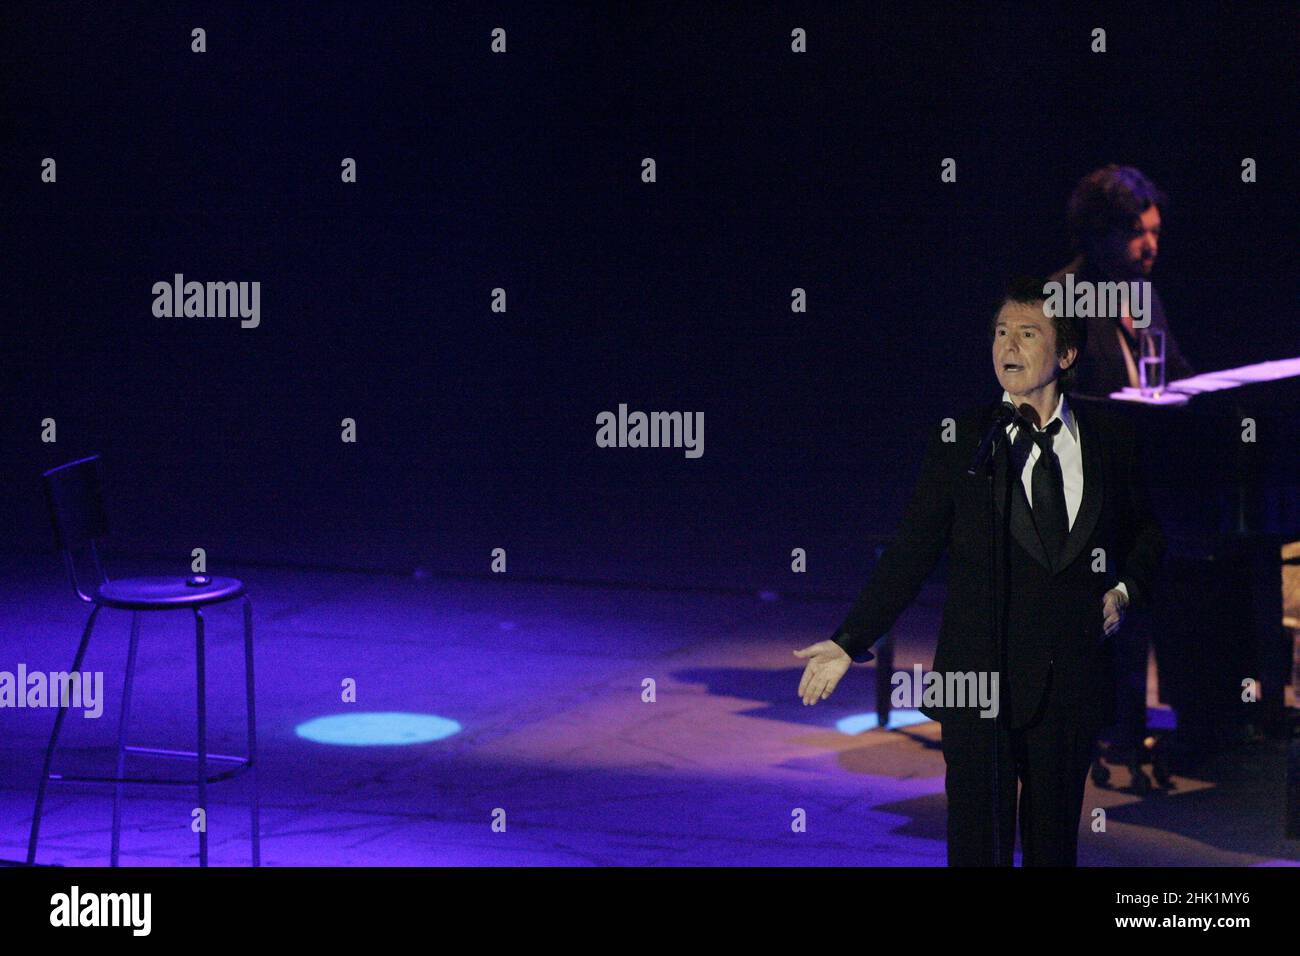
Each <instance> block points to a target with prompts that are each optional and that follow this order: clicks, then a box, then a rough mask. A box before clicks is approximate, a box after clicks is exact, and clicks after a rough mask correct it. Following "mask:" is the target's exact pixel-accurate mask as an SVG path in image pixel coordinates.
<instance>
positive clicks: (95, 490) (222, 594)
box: [27, 455, 261, 866]
mask: <svg viewBox="0 0 1300 956" xmlns="http://www.w3.org/2000/svg"><path fill="white" fill-rule="evenodd" d="M43 477H44V484H45V500H46V503H47V504H48V505H49V510H50V520H51V522H52V523H53V525H54V536H55V540H56V542H57V544H58V547H59V548H60V550H62V552H63V559H64V564H65V565H66V567H67V570H68V577H69V578H70V579H71V581H72V589H73V590H74V591H75V592H76V594H77V597H78V598H79V599H80V600H82V601H84V602H86V603H87V604H90V605H91V606H92V607H91V611H90V617H89V619H87V621H86V626H85V629H84V630H83V631H82V634H81V644H80V645H79V646H78V647H77V656H76V658H75V659H74V660H73V662H72V669H71V671H70V673H78V672H80V670H81V664H82V660H83V659H84V658H85V656H86V648H87V647H88V646H89V644H90V633H91V631H92V630H93V628H94V626H95V618H96V617H97V616H98V615H99V612H100V609H101V608H105V607H109V608H117V609H119V610H124V611H130V612H131V639H130V644H129V645H128V647H127V655H126V679H125V682H124V684H123V688H122V713H121V716H120V718H119V721H118V731H117V772H116V774H115V775H114V776H111V777H91V776H70V775H67V774H56V773H51V772H50V767H51V765H52V763H53V760H54V752H55V750H56V748H57V746H58V741H59V732H60V731H61V730H62V729H63V719H64V717H65V715H66V714H67V709H68V708H67V702H66V698H65V699H64V700H63V702H62V703H61V705H60V707H59V711H58V714H57V715H56V716H55V718H54V730H53V731H52V732H51V733H50V742H49V745H48V746H47V747H46V748H45V764H44V768H43V769H42V771H41V779H40V784H39V786H38V788H37V791H36V808H35V810H34V811H33V813H32V832H31V837H30V839H29V841H28V843H27V863H28V865H34V864H35V863H36V843H37V839H38V837H39V835H40V829H41V811H42V809H43V806H44V803H45V788H46V786H47V785H48V784H49V783H50V782H51V781H57V782H79V783H111V784H113V785H114V789H113V837H112V852H111V863H112V865H113V866H117V865H118V858H119V851H120V846H121V830H122V790H123V785H124V784H128V783H143V784H159V785H164V786H193V785H195V784H196V783H197V785H198V791H199V807H200V808H201V809H202V810H203V827H202V828H201V829H200V831H199V866H207V865H208V832H207V805H208V784H210V783H217V782H218V781H221V780H229V779H231V778H232V777H235V776H238V775H239V774H241V773H243V772H244V771H247V772H248V774H249V786H250V790H251V796H250V799H249V810H250V813H251V824H252V844H253V846H252V850H253V866H259V865H260V864H261V845H260V832H259V826H258V794H257V769H256V766H255V760H256V754H257V718H256V712H255V709H254V701H253V605H252V602H251V601H250V600H249V597H248V595H247V594H246V593H245V589H244V584H243V582H241V581H239V580H237V579H235V578H220V577H209V576H208V575H193V576H191V577H189V578H182V577H146V578H125V579H122V580H117V581H110V580H109V578H108V576H107V575H106V574H105V573H104V568H103V566H102V565H101V563H100V559H99V549H98V546H97V542H98V541H100V540H102V539H103V538H105V537H106V536H107V534H108V519H107V515H106V514H105V511H104V499H103V492H102V483H101V475H100V458H99V456H98V455H92V456H91V457H89V458H83V459H81V460H80V461H73V462H69V463H68V464H66V465H60V466H59V467H58V468H52V469H50V470H49V471H47V472H45V474H44V476H43ZM83 548H84V549H86V550H89V552H90V555H91V558H92V560H93V562H94V566H95V573H96V575H97V576H98V579H99V583H98V584H95V585H94V587H93V589H92V591H91V593H89V594H87V593H85V592H84V591H82V589H81V583H80V581H79V580H78V577H77V568H76V560H75V557H74V551H80V550H81V549H83ZM237 598H242V599H243V604H244V681H245V689H246V693H247V708H248V755H247V756H246V757H240V756H230V755H226V754H213V753H208V746H207V745H208V711H207V682H206V674H205V664H206V661H205V654H204V643H203V640H204V621H203V608H204V607H206V606H208V605H210V604H218V603H221V602H224V601H233V600H235V599H237ZM173 610H190V611H192V612H193V613H194V637H195V677H196V685H197V692H198V708H197V711H198V749H197V750H195V751H187V750H164V749H160V748H157V747H131V746H127V743H126V729H127V723H128V721H129V720H130V713H131V686H132V683H133V681H134V679H135V659H136V649H137V647H138V645H139V639H140V613H141V612H142V611H173ZM128 753H133V754H140V755H144V756H148V757H161V758H181V759H190V760H196V761H197V762H198V768H197V773H196V775H195V776H194V777H189V778H180V779H177V778H156V777H127V776H125V773H126V755H127V754H128ZM209 763H212V764H227V765H228V766H227V768H226V769H224V770H221V771H219V772H216V773H214V774H212V775H209V774H208V765H209Z"/></svg>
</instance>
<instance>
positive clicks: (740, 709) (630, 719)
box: [0, 555, 1300, 866]
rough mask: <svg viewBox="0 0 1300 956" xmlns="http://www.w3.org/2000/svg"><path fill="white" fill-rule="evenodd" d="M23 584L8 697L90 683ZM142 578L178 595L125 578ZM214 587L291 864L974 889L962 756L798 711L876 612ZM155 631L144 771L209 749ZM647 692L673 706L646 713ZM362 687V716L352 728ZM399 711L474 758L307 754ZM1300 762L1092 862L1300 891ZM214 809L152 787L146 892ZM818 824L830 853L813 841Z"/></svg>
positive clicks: (725, 599)
mask: <svg viewBox="0 0 1300 956" xmlns="http://www.w3.org/2000/svg"><path fill="white" fill-rule="evenodd" d="M2 566H3V572H4V573H3V577H2V579H0V580H2V581H3V583H2V584H0V607H2V608H3V611H2V614H0V620H2V621H3V632H2V634H0V671H10V672H13V671H16V669H17V667H18V666H19V665H20V664H22V665H24V666H25V667H26V669H27V671H28V672H33V671H38V670H40V671H62V670H66V669H67V668H68V666H69V665H70V664H71V661H72V655H73V652H74V651H75V649H76V643H77V640H78V637H79V635H80V631H81V627H82V625H83V624H84V621H85V618H86V613H87V608H86V607H85V606H84V605H81V604H80V603H79V602H77V601H76V600H75V599H74V598H73V596H72V594H71V591H70V589H69V587H68V585H67V582H66V579H65V578H64V577H63V576H62V574H61V570H60V567H59V565H58V563H57V559H56V558H55V557H54V556H53V555H51V556H49V557H48V558H47V559H17V558H9V559H5V560H4V561H3V565H2ZM112 571H113V572H116V573H115V574H114V576H115V577H126V576H131V575H135V574H164V573H169V572H172V573H174V572H175V571H176V568H175V567H174V566H173V567H171V568H167V567H164V566H162V565H161V564H159V563H157V562H141V561H135V562H125V561H117V562H114V565H113V568H112ZM182 571H183V568H182ZM213 571H214V573H218V574H231V575H234V576H237V577H241V578H243V579H244V580H245V581H246V582H247V583H248V585H249V588H250V593H251V595H252V597H253V602H254V611H255V637H256V644H257V655H256V661H257V682H258V694H257V706H258V733H259V747H260V752H261V753H260V756H261V760H260V764H261V769H260V787H261V797H262V859H263V863H264V864H265V865H271V866H277V865H329V866H347V865H358V864H370V865H398V866H428V865H433V866H437V865H515V866H517V865H557V864H558V865H593V864H594V865H742V866H744V865H798V866H812V865H836V866H839V865H855V866H942V865H943V864H944V860H945V851H944V818H945V799H944V793H943V757H942V754H941V752H940V750H939V729H940V728H939V727H938V726H937V725H935V724H933V723H931V722H928V721H925V720H924V719H923V718H921V719H920V721H919V722H915V723H910V724H907V725H905V726H899V727H897V729H890V730H869V731H866V732H859V733H852V732H846V731H850V730H852V728H854V727H855V726H857V724H855V722H854V718H855V717H857V718H859V719H866V717H867V715H870V714H871V713H872V712H873V710H874V706H873V693H872V685H873V676H874V671H873V670H872V669H871V668H870V667H856V668H854V669H853V671H851V672H850V675H849V676H848V677H847V678H846V679H845V682H844V684H843V685H842V686H841V687H840V689H839V690H838V691H837V693H836V694H835V696H834V697H833V698H832V699H831V700H830V701H829V702H825V703H822V704H819V705H818V706H816V707H811V708H807V707H804V706H803V705H802V704H801V703H800V701H799V700H798V699H797V698H796V696H795V690H796V688H797V685H798V680H799V673H800V671H801V669H802V668H801V665H800V663H799V662H798V661H796V660H795V659H794V658H793V657H792V655H791V650H792V649H794V648H796V647H800V646H803V645H805V644H808V643H811V642H813V641H816V640H820V639H822V638H824V637H826V636H827V635H828V634H829V633H830V632H831V631H832V630H833V628H834V626H835V625H836V624H837V623H838V621H839V620H840V618H841V617H842V616H843V614H844V613H845V612H846V611H847V609H848V603H849V602H848V601H847V600H845V601H825V600H805V599H793V598H789V597H782V596H781V595H779V594H768V595H759V594H756V593H755V594H749V593H706V592H689V591H668V590H651V589H637V588H633V587H627V586H620V587H608V588H602V587H577V586H569V585H558V584H547V583H527V582H522V581H518V580H517V579H512V578H511V577H510V576H509V575H502V576H501V577H500V579H498V580H476V581H466V580H448V579H440V578H428V577H425V578H422V579H416V578H400V577H396V576H381V575H365V574H357V573H346V572H337V573H335V572H320V571H301V570H288V569H274V568H264V567H230V568H214V569H213ZM938 598H939V595H938V594H937V593H935V592H932V591H927V592H926V593H925V594H924V595H923V597H922V599H921V600H920V601H918V603H917V605H916V606H914V607H913V608H912V609H911V610H909V611H908V612H907V614H906V615H905V616H904V618H903V619H902V620H901V621H900V623H899V627H898V629H897V632H896V635H897V652H896V660H895V665H896V666H897V667H899V668H904V667H910V666H911V665H912V663H913V662H919V663H922V664H924V665H927V666H928V664H929V660H930V653H931V649H932V645H933V640H934V634H935V632H936V629H937V625H938V618H939V608H938ZM207 620H208V628H207V632H208V660H209V664H208V670H209V674H208V688H209V690H208V693H209V709H210V724H211V729H210V731H209V733H210V749H212V750H214V751H218V752H222V753H238V752H239V750H240V747H241V743H242V740H243V737H242V734H243V730H242V727H243V723H242V722H243V689H242V678H243V671H242V666H243V665H242V645H241V631H240V627H241V616H240V612H239V608H238V604H237V603H236V604H232V605H225V606H218V607H215V608H212V609H211V610H210V611H209V612H208V613H207ZM129 622H130V615H129V612H124V611H114V610H105V611H103V612H101V614H100V618H99V622H98V623H97V625H96V629H95V636H94V639H93V641H92V644H91V650H90V654H89V655H88V657H87V660H86V662H85V665H84V667H83V669H84V670H87V671H102V672H103V673H104V698H105V700H104V710H103V715H102V716H101V717H100V718H98V719H87V718H84V717H82V716H81V715H80V713H79V712H77V711H73V712H71V713H70V715H69V718H68V720H67V722H66V725H65V726H66V731H65V737H64V746H63V749H62V751H61V755H62V756H61V760H60V761H59V763H58V764H57V765H56V771H57V770H60V769H62V770H63V771H65V772H69V773H71V772H77V771H82V772H86V771H89V770H100V771H103V772H110V771H111V769H112V760H113V752H112V747H113V742H114V740H115V737H116V732H117V708H118V704H119V702H120V699H121V675H122V669H123V667H124V663H125V657H126V645H127V635H128V629H129ZM142 622H143V623H142V635H141V647H140V656H139V663H138V672H137V678H136V690H135V701H134V704H133V711H132V733H131V742H132V743H136V744H142V745H152V746H161V747H171V748H176V749H192V748H193V740H194V719H193V716H192V715H193V712H194V711H193V707H194V660H193V658H194V640H193V623H192V617H191V616H190V615H189V614H187V613H183V612H170V613H166V614H147V615H144V616H143V618H142ZM647 679H650V680H653V682H654V696H655V700H654V702H647V701H645V700H643V693H644V691H643V686H644V682H645V681H647ZM348 680H352V681H355V686H356V702H355V703H351V702H344V701H343V700H342V695H343V687H344V682H345V681H348ZM394 712H400V713H406V714H415V715H437V716H439V717H442V718H448V719H450V720H453V721H456V722H458V723H459V725H460V728H461V729H460V730H459V731H458V732H456V733H454V734H452V735H450V736H446V737H444V738H442V739H439V740H434V741H430V742H425V743H417V744H408V745H403V746H393V745H370V746H364V745H360V743H359V742H357V741H356V740H355V739H353V742H352V743H350V744H347V745H340V744H327V743H321V742H316V741H312V740H308V739H305V738H304V737H302V736H300V735H299V734H298V732H297V729H298V728H299V727H300V726H301V725H303V724H304V723H305V722H307V721H310V720H312V719H313V718H319V717H325V716H330V715H356V714H361V713H394ZM53 717H54V711H53V710H40V709H0V858H5V859H8V860H21V859H23V858H24V857H25V855H26V844H27V831H28V827H29V825H30V819H31V812H32V800H33V796H34V793H35V785H36V778H37V776H38V774H39V771H40V759H41V754H42V752H43V748H44V744H45V739H46V737H47V735H48V733H49V729H50V727H51V726H52V722H53ZM919 717H920V715H917V714H911V713H909V712H903V713H901V714H897V713H896V715H895V718H896V719H899V718H902V721H903V722H906V721H907V720H908V719H909V718H910V719H913V720H915V719H917V718H919ZM841 722H844V723H843V724H842V723H841ZM379 723H380V724H383V723H384V721H380V722H379ZM841 726H843V727H845V728H846V730H841V729H839V727H841ZM344 729H345V732H350V733H353V734H356V733H360V732H364V731H366V730H369V729H373V725H367V724H366V723H365V722H364V721H361V722H357V723H356V725H355V726H353V727H352V728H351V729H350V730H349V729H348V728H344ZM1285 757H1286V755H1285V746H1284V744H1283V743H1281V742H1277V741H1269V742H1263V743H1257V744H1251V745H1243V746H1242V747H1239V748H1237V749H1236V750H1235V751H1233V752H1232V753H1230V754H1228V755H1225V756H1222V757H1220V758H1217V759H1216V760H1214V761H1213V762H1211V763H1210V764H1208V765H1207V766H1206V767H1205V769H1204V771H1203V773H1202V775H1201V776H1198V777H1197V778H1195V779H1191V778H1187V777H1176V778H1175V784H1176V788H1175V789H1174V790H1172V791H1170V792H1156V793H1153V794H1151V795H1149V796H1147V797H1145V798H1143V797H1139V796H1137V795H1135V794H1133V793H1128V792H1125V790H1123V789H1122V788H1123V787H1125V786H1126V785H1127V783H1128V779H1129V778H1128V773H1127V771H1126V770H1124V768H1122V767H1114V768H1112V774H1113V775H1112V785H1113V787H1115V788H1119V789H1098V788H1096V787H1095V786H1094V785H1093V784H1092V783H1091V782H1090V783H1089V785H1088V792H1087V795H1086V797H1085V804H1084V806H1085V819H1084V820H1083V821H1082V822H1081V825H1080V851H1079V855H1080V863H1081V864H1082V865H1087V866H1126V865H1154V866H1185V865H1216V866H1242V865H1270V864H1272V865H1300V842H1296V841H1291V842H1288V841H1286V840H1285V839H1284V838H1283V811H1284V800H1285ZM132 769H133V770H138V769H143V764H134V763H133V766H132ZM185 769H188V768H182V770H185ZM245 798H246V782H245V781H243V780H236V781H232V782H227V783H222V784H216V785H213V786H212V787H211V789H210V798H209V813H208V832H209V837H210V841H211V842H210V847H211V861H212V863H213V864H214V865H239V864H244V863H246V862H247V860H248V852H249V843H248V815H247V811H246V809H245V806H246V805H245V804H244V802H243V801H244V800H245ZM195 802H196V798H195V794H194V790H193V789H192V788H185V789H181V788H171V789H168V790H162V789H160V788H152V787H142V786H135V787H131V788H128V791H127V799H126V803H125V810H124V814H123V824H124V829H123V835H122V861H123V863H124V864H126V865H194V864H195V863H196V861H197V840H196V838H195V837H194V835H193V834H192V833H191V831H190V823H191V810H192V809H193V808H194V805H195ZM1094 807H1104V808H1105V809H1106V815H1107V819H1108V824H1107V831H1106V832H1105V833H1094V832H1092V831H1091V829H1090V828H1089V826H1088V819H1087V818H1088V812H1089V811H1090V810H1091V808H1094ZM502 811H504V821H505V828H504V831H503V832H497V830H494V828H493V821H494V819H497V820H500V819H501V818H502ZM797 811H803V813H804V814H806V831H805V832H792V828H791V822H792V819H794V815H795V814H796V813H797ZM110 821H111V791H110V789H109V788H107V787H104V786H92V785H74V784H63V785H60V784H52V785H51V788H50V796H49V799H48V801H47V812H46V815H45V820H44V824H43V827H42V842H41V849H40V854H39V861H40V862H43V863H62V864H67V865H73V866H76V865H104V864H106V863H107V862H108V854H109V827H110ZM497 829H498V830H499V829H500V828H499V827H498V828H497ZM1017 856H1018V854H1017Z"/></svg>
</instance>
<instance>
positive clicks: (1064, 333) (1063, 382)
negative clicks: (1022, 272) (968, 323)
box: [989, 276, 1088, 392]
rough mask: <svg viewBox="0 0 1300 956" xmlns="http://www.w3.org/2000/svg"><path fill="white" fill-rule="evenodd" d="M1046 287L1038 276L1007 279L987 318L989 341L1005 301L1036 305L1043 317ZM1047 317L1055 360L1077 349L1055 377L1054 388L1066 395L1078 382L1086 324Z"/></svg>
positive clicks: (1059, 317) (991, 338) (1065, 316)
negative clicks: (1051, 328) (1053, 332)
mask: <svg viewBox="0 0 1300 956" xmlns="http://www.w3.org/2000/svg"><path fill="white" fill-rule="evenodd" d="M1046 284H1047V282H1046V280H1045V279H1042V278H1040V277H1038V276H1017V277H1016V278H1015V279H1012V280H1011V282H1010V283H1009V284H1008V285H1007V288H1006V291H1005V292H1003V293H1002V297H1001V298H1000V299H998V303H997V308H995V309H994V310H993V317H992V318H991V319H989V341H990V342H992V341H993V336H995V335H996V334H997V328H998V314H999V313H1000V312H1001V311H1002V307H1003V306H1004V305H1006V304H1007V303H1008V302H1015V303H1017V304H1019V305H1034V304H1040V307H1042V308H1043V315H1045V316H1046V315H1047V309H1046V304H1047V294H1046V293H1045V292H1044V291H1043V287H1044V286H1045V285H1046ZM1058 311H1060V310H1058ZM1049 318H1051V320H1052V327H1053V329H1055V331H1056V354H1057V357H1060V356H1063V355H1065V353H1066V352H1067V351H1069V350H1070V349H1072V348H1073V349H1077V350H1078V351H1077V353H1076V354H1075V356H1074V361H1073V362H1071V363H1070V366H1069V368H1065V369H1062V370H1061V373H1060V375H1059V376H1058V377H1057V385H1059V386H1060V388H1061V390H1062V391H1064V392H1068V391H1070V390H1071V389H1072V388H1073V387H1074V385H1075V383H1076V382H1077V381H1078V377H1079V372H1078V369H1079V361H1080V360H1081V359H1082V358H1083V350H1084V349H1085V348H1086V347H1087V345H1088V323H1087V322H1086V321H1085V320H1083V319H1079V318H1074V317H1072V316H1067V315H1052V316H1049Z"/></svg>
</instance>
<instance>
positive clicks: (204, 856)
mask: <svg viewBox="0 0 1300 956" xmlns="http://www.w3.org/2000/svg"><path fill="white" fill-rule="evenodd" d="M194 650H195V654H194V682H195V685H196V686H197V688H198V713H199V749H198V750H197V751H195V754H196V756H197V757H198V761H199V810H200V811H201V813H200V815H199V820H200V826H199V866H207V865H208V686H207V668H206V666H205V661H204V657H205V655H204V653H203V609H202V608H197V607H196V608H195V609H194Z"/></svg>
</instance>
